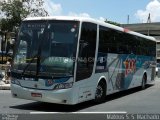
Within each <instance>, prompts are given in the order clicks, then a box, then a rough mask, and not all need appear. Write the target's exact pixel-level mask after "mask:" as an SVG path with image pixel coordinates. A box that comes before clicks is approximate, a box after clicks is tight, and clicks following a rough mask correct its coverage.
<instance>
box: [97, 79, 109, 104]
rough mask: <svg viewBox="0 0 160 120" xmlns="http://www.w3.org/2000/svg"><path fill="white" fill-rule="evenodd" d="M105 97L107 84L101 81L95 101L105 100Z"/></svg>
mask: <svg viewBox="0 0 160 120" xmlns="http://www.w3.org/2000/svg"><path fill="white" fill-rule="evenodd" d="M105 97H106V84H105V83H104V82H103V81H101V82H100V83H99V84H98V86H97V88H96V93H95V100H94V101H95V102H96V103H101V102H104V101H105Z"/></svg>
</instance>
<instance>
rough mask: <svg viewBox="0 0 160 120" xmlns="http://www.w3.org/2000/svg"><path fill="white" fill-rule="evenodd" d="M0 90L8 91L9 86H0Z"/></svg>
mask: <svg viewBox="0 0 160 120" xmlns="http://www.w3.org/2000/svg"><path fill="white" fill-rule="evenodd" d="M0 90H10V84H5V85H0Z"/></svg>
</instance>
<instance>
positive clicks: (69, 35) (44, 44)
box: [11, 16, 156, 105]
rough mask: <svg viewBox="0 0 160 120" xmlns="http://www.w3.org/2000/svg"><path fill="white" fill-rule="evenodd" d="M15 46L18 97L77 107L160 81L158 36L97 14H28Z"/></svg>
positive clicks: (13, 72) (14, 89)
mask: <svg viewBox="0 0 160 120" xmlns="http://www.w3.org/2000/svg"><path fill="white" fill-rule="evenodd" d="M15 46H16V47H15V48H16V49H15V51H14V60H13V64H12V68H11V77H12V78H11V93H12V96H13V97H15V98H21V99H28V100H34V101H41V102H49V103H58V104H69V105H74V104H78V103H81V102H84V101H89V100H94V101H95V102H102V101H104V100H105V97H106V95H109V94H113V93H115V92H119V91H123V90H128V89H131V88H134V87H138V86H141V87H142V89H144V88H145V86H146V84H150V83H153V84H154V78H155V67H156V40H155V38H153V37H149V36H145V35H142V34H140V33H136V32H133V31H130V30H128V29H125V28H121V27H118V26H114V25H111V24H108V23H105V22H102V21H99V20H95V19H92V18H83V17H67V16H58V17H57V16H54V17H35V18H26V19H25V20H23V22H22V24H21V27H20V31H19V34H18V38H17V40H16V44H15Z"/></svg>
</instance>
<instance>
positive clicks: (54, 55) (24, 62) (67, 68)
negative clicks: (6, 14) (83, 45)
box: [12, 20, 79, 77]
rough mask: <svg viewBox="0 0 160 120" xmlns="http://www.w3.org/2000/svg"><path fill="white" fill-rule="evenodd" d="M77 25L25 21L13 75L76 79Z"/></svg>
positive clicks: (18, 43) (75, 22)
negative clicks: (74, 73)
mask: <svg viewBox="0 0 160 120" xmlns="http://www.w3.org/2000/svg"><path fill="white" fill-rule="evenodd" d="M78 29H79V22H77V21H58V20H57V21H56V20H49V21H24V22H23V23H22V25H21V29H20V32H19V35H18V40H17V44H16V51H15V57H14V63H13V69H12V70H13V71H14V72H17V73H24V75H32V76H34V75H36V71H38V75H39V76H53V77H54V76H60V77H61V76H72V75H73V67H74V58H75V56H76V48H77V41H78V31H79V30H78Z"/></svg>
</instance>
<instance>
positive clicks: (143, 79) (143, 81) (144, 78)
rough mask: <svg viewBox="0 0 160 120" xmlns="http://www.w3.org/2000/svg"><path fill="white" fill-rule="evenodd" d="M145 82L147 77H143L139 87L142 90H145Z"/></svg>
mask: <svg viewBox="0 0 160 120" xmlns="http://www.w3.org/2000/svg"><path fill="white" fill-rule="evenodd" d="M146 81H147V76H146V75H143V78H142V85H141V88H142V90H144V89H146Z"/></svg>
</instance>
